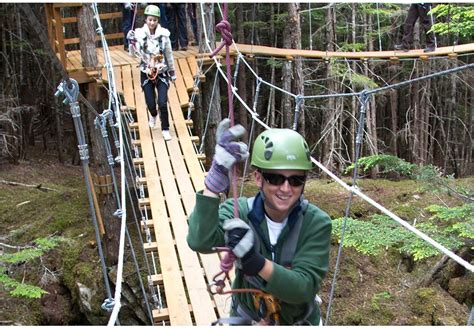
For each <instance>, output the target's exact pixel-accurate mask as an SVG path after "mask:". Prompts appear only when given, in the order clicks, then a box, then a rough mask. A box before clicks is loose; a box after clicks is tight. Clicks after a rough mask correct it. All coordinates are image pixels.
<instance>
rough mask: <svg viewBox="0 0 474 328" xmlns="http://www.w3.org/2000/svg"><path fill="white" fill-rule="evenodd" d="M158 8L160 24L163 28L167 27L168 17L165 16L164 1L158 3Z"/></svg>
mask: <svg viewBox="0 0 474 328" xmlns="http://www.w3.org/2000/svg"><path fill="white" fill-rule="evenodd" d="M158 8H160V25H161V26H162V27H164V28H167V29H169V24H168V17H167V16H166V6H165V4H164V3H159V4H158Z"/></svg>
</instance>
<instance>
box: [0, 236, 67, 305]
mask: <svg viewBox="0 0 474 328" xmlns="http://www.w3.org/2000/svg"><path fill="white" fill-rule="evenodd" d="M63 241H65V239H64V238H63V237H49V238H38V239H36V240H35V241H34V242H33V244H34V246H32V247H31V248H25V249H22V250H20V251H18V252H16V253H11V254H2V255H0V284H1V285H3V287H4V288H5V289H7V290H8V291H9V292H10V295H12V296H16V297H25V298H40V297H41V296H42V295H43V294H47V292H46V291H45V290H43V289H41V288H40V287H37V286H34V285H30V284H27V283H23V282H19V281H17V280H15V279H13V278H11V277H10V276H9V275H8V273H9V271H10V270H8V268H7V266H6V265H7V264H8V265H12V266H13V265H21V264H22V263H24V262H28V261H31V260H34V259H37V258H39V257H41V256H43V255H44V254H45V253H46V252H48V251H50V250H52V249H53V248H55V247H56V246H58V245H59V243H61V242H63Z"/></svg>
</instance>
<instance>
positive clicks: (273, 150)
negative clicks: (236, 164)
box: [251, 129, 313, 170]
mask: <svg viewBox="0 0 474 328" xmlns="http://www.w3.org/2000/svg"><path fill="white" fill-rule="evenodd" d="M251 164H252V165H253V166H255V167H258V168H260V169H269V170H311V169H312V168H313V163H312V162H311V156H310V152H309V147H308V144H307V143H306V140H304V138H303V136H302V135H301V134H299V133H298V132H296V131H293V130H290V129H269V130H266V131H263V132H262V133H260V134H259V136H258V137H257V139H255V143H254V144H253V150H252V162H251Z"/></svg>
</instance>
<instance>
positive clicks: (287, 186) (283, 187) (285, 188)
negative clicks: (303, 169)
mask: <svg viewBox="0 0 474 328" xmlns="http://www.w3.org/2000/svg"><path fill="white" fill-rule="evenodd" d="M280 189H281V190H282V191H290V190H291V186H290V183H289V182H288V179H285V181H284V182H283V184H282V185H281V186H280Z"/></svg>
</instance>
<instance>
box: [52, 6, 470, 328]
mask: <svg viewBox="0 0 474 328" xmlns="http://www.w3.org/2000/svg"><path fill="white" fill-rule="evenodd" d="M51 6H52V7H51V10H50V15H51V17H57V15H56V11H57V10H58V8H62V7H60V6H56V5H51ZM60 21H61V20H60V19H59V20H56V21H55V23H54V24H59V22H60ZM58 28H59V27H58V26H55V27H54V28H51V29H50V33H49V36H50V38H53V40H54V42H53V43H52V46H53V49H55V52H56V54H57V57H58V58H59V59H60V60H61V62H62V65H63V66H64V67H65V68H66V70H67V72H68V74H69V76H70V77H72V78H75V79H76V80H77V81H78V82H79V83H97V84H99V85H103V86H104V87H105V88H110V85H111V84H112V83H113V84H114V85H115V89H114V90H115V91H116V92H117V93H118V94H119V95H121V97H120V98H121V101H119V103H120V108H119V111H120V113H122V115H123V118H122V119H123V122H122V124H123V127H122V129H123V132H124V133H125V134H126V136H125V137H126V138H129V140H130V147H129V150H130V154H129V155H130V157H131V158H132V166H133V171H134V172H135V182H136V186H135V187H136V189H137V190H139V192H138V194H139V197H138V198H139V200H138V206H139V208H140V213H141V215H139V216H140V217H141V218H139V221H140V222H139V224H140V228H141V230H142V232H144V233H145V235H146V238H145V240H143V249H144V251H145V252H146V257H147V258H148V259H149V262H151V263H152V264H153V265H152V269H151V274H150V275H149V276H148V283H149V286H150V290H151V292H150V293H151V295H152V298H153V301H154V304H155V306H154V308H153V309H151V308H149V312H150V314H151V317H152V320H153V322H154V323H157V324H158V323H160V324H162V323H164V324H167V325H209V324H210V323H211V322H213V321H215V320H216V319H218V318H222V317H227V316H228V315H229V311H230V297H229V296H228V295H219V294H212V293H209V291H208V286H209V283H210V282H211V281H212V280H213V276H214V275H215V274H216V272H217V271H219V266H220V258H219V256H218V255H217V254H197V253H195V252H193V251H191V249H189V247H188V245H187V243H186V235H187V230H188V225H187V218H188V216H189V214H190V213H191V211H192V209H193V207H194V203H195V193H196V191H198V190H202V189H203V188H204V177H205V170H204V167H203V164H202V161H203V160H205V157H204V156H203V154H200V152H199V151H198V149H197V144H198V143H199V142H200V139H199V137H197V136H193V135H192V126H193V122H192V120H190V119H189V115H188V116H186V115H185V113H184V111H186V110H191V109H192V108H193V104H192V102H191V101H190V94H191V93H194V94H196V93H198V92H199V89H198V87H197V85H198V83H197V81H200V82H203V81H205V76H204V75H203V74H202V71H201V70H200V67H199V65H198V61H207V62H209V63H211V62H213V61H215V62H216V63H217V61H218V59H216V58H215V57H214V58H212V59H211V58H210V57H209V53H207V54H199V53H198V49H197V48H196V47H189V48H188V50H187V51H177V52H174V58H175V65H176V76H177V80H176V82H175V83H174V84H171V85H170V88H169V91H168V101H169V112H170V133H171V136H172V140H170V141H165V140H163V137H162V135H161V133H160V132H161V131H160V130H159V128H155V129H150V127H149V125H148V118H149V117H148V115H149V113H148V111H147V108H146V104H145V99H144V96H143V93H142V90H141V86H140V75H139V74H140V73H139V70H138V68H137V66H138V64H139V59H137V58H133V57H131V56H130V55H129V54H128V53H127V52H125V51H124V50H123V46H121V45H120V46H112V47H110V48H108V52H103V51H102V50H101V49H98V50H97V55H98V59H99V65H100V67H101V69H100V70H98V71H96V70H92V71H86V70H85V69H84V67H83V65H82V63H81V54H80V51H78V50H72V51H67V52H66V51H64V45H65V44H71V43H73V41H71V40H70V41H67V40H66V41H65V39H64V38H62V37H61V38H58V37H57V36H58V35H59V34H57V33H56V34H55V32H54V30H57V29H58ZM51 31H53V32H51ZM119 37H122V36H121V35H120V36H116V38H119ZM104 40H105V37H104ZM61 43H62V47H63V48H61ZM208 50H209V52H211V51H212V49H208ZM230 50H231V53H232V54H233V55H234V56H250V57H251V56H260V55H262V56H268V57H281V58H286V59H292V58H294V57H304V58H319V59H328V58H346V59H361V60H370V59H386V60H392V61H394V60H398V59H403V58H412V59H429V58H434V57H438V56H448V57H452V58H455V57H456V56H457V55H458V54H463V53H472V52H474V44H467V45H458V46H452V47H440V48H437V49H436V51H435V52H433V53H429V54H426V53H423V52H422V51H420V50H414V51H410V52H395V51H376V52H351V53H341V52H325V51H315V50H294V49H278V48H271V47H263V46H255V45H244V44H233V45H232V46H230ZM221 53H223V50H222V51H221ZM109 61H110V62H111V64H112V65H107V63H108V62H109ZM216 67H218V70H220V69H219V65H217V66H216ZM107 69H109V70H111V71H113V74H111V72H108V71H107ZM455 71H456V70H453V72H455ZM220 74H222V75H224V74H223V73H222V71H221V72H220ZM445 74H447V73H445ZM111 76H113V77H114V81H110V77H111ZM434 76H435V75H434ZM380 89H381V90H376V91H374V90H371V91H370V92H361V93H354V94H344V95H329V96H358V97H362V98H363V99H367V97H368V96H369V95H370V94H373V93H375V92H378V91H383V89H384V88H380ZM234 92H235V90H234ZM235 96H236V97H237V98H238V99H239V97H238V95H237V94H235ZM295 96H296V95H295ZM322 97H324V96H322ZM364 102H365V101H364V100H363V101H362V104H364ZM244 106H245V107H246V109H247V110H248V111H249V112H250V114H251V115H252V117H253V118H254V121H256V122H258V123H259V124H261V125H262V126H264V127H267V126H266V124H265V123H264V122H262V121H260V120H259V119H258V118H257V117H256V116H255V115H254V113H253V112H252V109H251V108H250V107H248V106H246V105H245V104H244ZM361 122H363V118H362V120H361ZM157 126H160V124H159V122H158V123H157ZM124 156H125V155H124ZM313 161H314V162H315V163H316V164H317V165H318V166H319V167H320V168H321V169H322V170H323V171H325V172H326V173H327V174H328V175H329V176H330V177H331V178H333V179H334V180H336V181H337V182H338V183H339V184H341V185H342V186H343V187H344V188H346V189H347V190H348V191H349V192H350V199H351V198H352V195H353V194H356V195H358V196H360V197H362V198H363V199H364V200H366V201H368V202H369V203H371V204H372V205H373V206H375V207H377V208H378V209H379V210H381V211H382V212H384V213H386V214H387V215H389V216H390V217H392V218H393V219H395V220H397V219H398V220H400V221H401V222H399V223H400V224H402V225H405V227H406V228H407V229H409V230H410V229H413V230H415V229H414V228H412V227H411V226H410V225H409V224H406V223H405V221H403V220H401V219H400V218H398V217H397V216H396V215H394V214H393V213H391V212H390V211H388V210H386V209H385V208H384V207H383V206H381V205H379V204H377V203H375V202H374V201H373V200H371V199H370V198H368V197H367V196H365V195H364V194H363V193H362V192H361V191H360V190H358V189H357V188H353V187H350V186H348V185H347V184H345V183H344V182H342V181H341V180H340V179H338V178H337V177H336V176H334V174H332V173H331V172H330V171H328V170H327V169H326V168H324V166H322V164H320V163H319V162H317V161H315V160H314V159H313ZM354 174H355V178H356V173H354ZM355 178H354V179H355ZM354 182H355V181H354ZM353 185H356V184H355V183H354V184H353ZM348 207H350V201H349V203H348ZM346 212H348V211H346ZM414 232H415V231H414ZM415 233H418V232H415ZM420 237H421V238H423V239H425V240H426V241H427V242H430V243H432V242H433V243H434V246H435V247H437V248H438V249H440V251H442V252H444V253H450V251H449V250H446V249H445V248H444V247H443V246H441V245H439V244H437V243H436V242H434V241H433V240H431V239H430V238H429V237H427V236H425V235H422V236H420ZM449 256H451V257H452V258H453V259H455V260H457V261H458V262H460V263H462V261H463V260H462V259H459V258H458V257H457V256H456V255H455V254H452V253H450V254H449ZM464 262H465V261H464ZM463 265H464V266H465V267H466V268H468V269H469V270H471V271H472V270H473V269H472V265H471V264H469V263H463ZM158 266H159V269H158ZM232 277H233V274H232V273H231V275H230V278H231V279H232ZM226 287H228V288H230V285H229V281H226ZM116 298H117V295H116ZM118 298H120V297H118ZM117 311H118V310H117ZM115 318H116V316H115ZM114 323H115V320H111V322H109V324H114Z"/></svg>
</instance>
